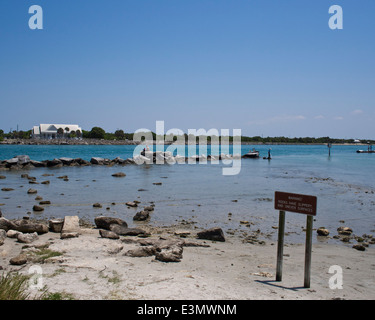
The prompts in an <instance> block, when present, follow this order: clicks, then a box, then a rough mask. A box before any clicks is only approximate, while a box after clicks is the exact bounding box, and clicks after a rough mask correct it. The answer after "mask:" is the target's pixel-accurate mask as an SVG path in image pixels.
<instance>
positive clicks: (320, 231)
mask: <svg viewBox="0 0 375 320" xmlns="http://www.w3.org/2000/svg"><path fill="white" fill-rule="evenodd" d="M316 233H317V234H318V235H319V236H323V237H326V236H328V235H329V230H328V229H326V228H324V227H320V228H318V229H317V230H316Z"/></svg>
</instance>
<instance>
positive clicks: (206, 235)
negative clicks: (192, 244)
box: [197, 228, 225, 242]
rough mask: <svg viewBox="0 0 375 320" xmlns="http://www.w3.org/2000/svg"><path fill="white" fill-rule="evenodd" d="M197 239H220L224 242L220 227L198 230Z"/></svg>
mask: <svg viewBox="0 0 375 320" xmlns="http://www.w3.org/2000/svg"><path fill="white" fill-rule="evenodd" d="M197 235H198V239H206V240H212V241H221V242H224V241H225V238H224V233H223V230H222V229H221V228H211V229H206V230H203V231H201V232H198V234H197Z"/></svg>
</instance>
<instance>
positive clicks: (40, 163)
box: [30, 160, 47, 168]
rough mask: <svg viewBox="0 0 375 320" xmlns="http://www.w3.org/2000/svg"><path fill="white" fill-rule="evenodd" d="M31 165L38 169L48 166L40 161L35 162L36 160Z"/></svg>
mask: <svg viewBox="0 0 375 320" xmlns="http://www.w3.org/2000/svg"><path fill="white" fill-rule="evenodd" d="M30 163H31V164H32V165H33V166H34V167H36V168H41V167H45V166H46V165H47V164H46V163H44V162H40V161H35V160H31V161H30Z"/></svg>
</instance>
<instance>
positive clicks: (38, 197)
mask: <svg viewBox="0 0 375 320" xmlns="http://www.w3.org/2000/svg"><path fill="white" fill-rule="evenodd" d="M35 200H36V201H41V200H43V197H41V196H36V197H35Z"/></svg>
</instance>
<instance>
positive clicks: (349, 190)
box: [0, 145, 375, 243]
mask: <svg viewBox="0 0 375 320" xmlns="http://www.w3.org/2000/svg"><path fill="white" fill-rule="evenodd" d="M134 148H135V146H107V145H106V146H69V145H67V146H18V145H1V146H0V159H1V160H4V159H10V158H12V157H13V156H16V155H29V156H30V158H31V159H33V160H47V159H54V158H60V157H70V158H82V159H85V160H90V159H91V157H103V158H110V159H114V158H116V157H120V158H123V159H126V158H130V157H132V156H133V150H134ZM207 148H208V150H207V151H205V150H201V151H200V153H205V154H211V150H210V146H208V147H207ZM226 148H227V150H218V149H217V148H216V149H215V150H212V154H218V153H221V151H223V152H224V153H229V152H232V148H231V147H228V146H226ZM251 148H253V146H242V151H241V153H242V154H244V153H246V152H248V151H249V149H251ZM269 148H271V149H272V150H271V154H272V160H270V161H268V160H264V159H262V157H263V156H267V152H268V149H269ZM359 148H364V147H358V146H333V147H332V149H331V157H328V148H327V147H326V146H324V145H322V146H304V145H283V146H276V145H273V146H256V149H257V150H259V151H260V153H261V158H259V159H242V160H241V171H240V173H239V174H238V175H233V176H225V175H222V169H223V168H229V167H231V165H232V164H223V163H220V164H210V163H207V164H199V163H197V164H174V165H155V164H154V165H127V166H124V167H121V166H112V167H107V166H88V167H63V168H58V169H49V168H38V169H32V170H30V171H28V172H27V173H28V174H29V175H30V176H34V177H36V178H37V181H38V182H41V181H45V180H49V181H50V184H49V185H44V184H33V185H30V184H29V183H28V180H27V179H24V178H21V173H22V172H20V171H3V172H0V174H2V175H5V176H6V179H0V189H1V188H4V187H11V188H13V189H14V190H13V191H9V192H5V191H0V204H1V206H0V210H1V211H2V212H3V215H4V216H5V217H7V218H9V219H12V218H20V217H22V216H25V215H26V214H27V212H32V207H33V205H34V204H36V203H37V201H35V195H28V194H27V190H28V189H29V188H34V189H37V190H38V195H40V196H42V197H43V199H44V200H50V201H51V202H52V204H51V205H50V206H46V209H45V210H44V212H43V213H31V217H47V218H50V217H63V216H65V215H79V216H80V217H82V218H86V219H88V220H90V221H93V219H94V217H96V216H98V215H108V216H116V217H119V218H122V219H124V220H126V221H127V222H128V223H129V224H130V225H131V226H135V225H136V223H134V222H133V221H132V217H133V216H134V214H135V213H136V212H137V211H139V210H140V209H141V208H142V206H146V205H149V204H150V202H152V201H153V202H154V203H155V211H154V213H152V216H151V220H150V222H149V223H150V224H154V225H171V224H175V223H181V221H187V222H189V223H191V224H189V226H197V227H198V228H202V227H203V228H206V227H213V226H220V227H222V228H223V230H224V231H225V232H228V231H229V232H234V233H235V234H241V233H251V232H252V231H255V230H257V229H260V230H261V232H263V233H267V234H270V238H271V239H275V238H276V236H277V231H276V230H275V229H274V228H272V227H273V226H277V224H278V212H277V211H276V210H275V209H274V203H273V199H274V193H275V191H285V192H294V193H303V194H308V195H315V196H317V197H318V213H317V216H316V218H315V222H314V227H315V228H318V227H321V226H325V227H326V228H328V229H330V230H331V235H334V234H336V229H337V227H339V226H342V225H346V226H349V227H351V228H353V230H354V233H355V234H357V235H362V234H363V233H373V234H374V233H375V231H374V230H375V179H374V178H375V172H374V169H375V154H357V153H356V152H355V151H356V150H357V149H359ZM184 152H186V155H192V154H195V152H197V153H199V150H196V148H195V146H194V147H193V148H192V149H191V150H188V147H186V148H185V147H183V148H182V149H181V150H179V153H180V154H181V153H182V154H183V153H184ZM119 171H122V172H124V173H126V177H125V178H114V177H112V174H113V173H115V172H119ZM43 174H51V176H42V175H43ZM63 175H67V176H68V177H69V181H64V180H62V179H58V177H59V176H63ZM156 182H161V183H162V185H154V183H156ZM140 190H143V191H140ZM133 200H138V201H140V202H141V203H140V207H139V208H138V209H134V208H127V206H126V205H125V202H127V201H133ZM95 202H100V203H101V204H102V205H103V208H100V209H96V208H93V207H92V204H93V203H95ZM228 213H231V215H228ZM286 219H287V225H286V231H287V232H289V234H290V235H289V236H288V240H287V241H293V242H301V243H302V242H304V236H303V233H302V232H301V231H302V228H303V227H304V226H305V216H303V215H300V214H296V213H289V212H288V213H287V215H286ZM341 220H344V221H345V223H342V222H340V221H341ZM240 221H249V222H250V223H251V226H250V227H246V226H245V225H243V224H240ZM141 224H142V223H141ZM314 238H316V237H314ZM314 241H316V239H314ZM330 241H334V240H330Z"/></svg>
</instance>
